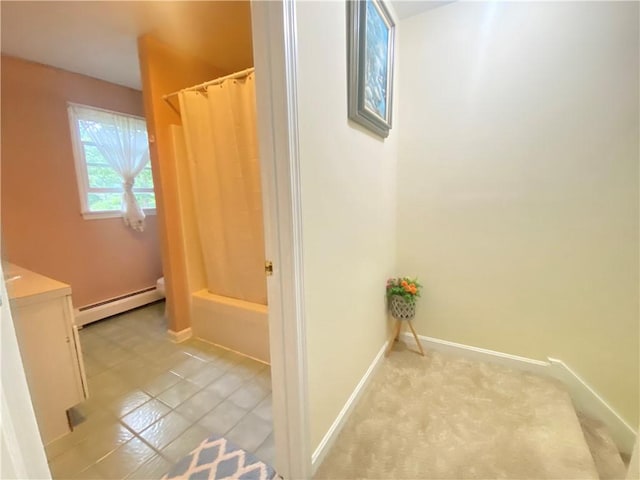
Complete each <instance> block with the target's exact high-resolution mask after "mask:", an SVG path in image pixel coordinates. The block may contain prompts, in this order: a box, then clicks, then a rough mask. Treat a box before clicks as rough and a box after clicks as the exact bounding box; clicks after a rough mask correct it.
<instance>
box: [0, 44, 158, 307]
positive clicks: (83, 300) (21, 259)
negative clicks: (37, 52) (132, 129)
mask: <svg viewBox="0 0 640 480" xmlns="http://www.w3.org/2000/svg"><path fill="white" fill-rule="evenodd" d="M1 79H2V83H1V95H2V96H1V106H2V129H1V139H2V144H1V151H0V153H1V155H2V164H1V168H2V181H1V184H2V191H1V212H2V250H3V251H2V257H3V258H4V259H7V260H9V261H10V262H12V263H15V264H17V265H20V266H23V267H26V268H28V269H30V270H34V271H36V272H38V273H41V274H43V275H47V276H50V277H53V278H55V279H57V280H60V281H63V282H66V283H69V284H71V287H72V289H73V302H74V306H75V307H81V306H84V305H89V304H92V303H95V302H99V301H101V300H105V299H108V298H112V297H115V296H119V295H122V294H125V293H129V292H133V291H136V290H140V289H142V288H145V287H150V286H153V285H155V282H156V279H157V278H158V277H160V276H161V275H162V267H161V261H160V246H159V241H158V234H157V224H156V221H157V220H156V217H155V216H153V215H149V216H148V217H147V226H146V229H145V231H144V232H143V233H139V232H135V231H133V230H132V229H130V228H128V227H126V226H125V225H124V224H123V222H122V219H120V218H111V219H101V220H84V219H83V218H82V216H81V214H80V199H79V193H78V186H77V183H76V172H75V165H74V159H73V152H72V147H71V136H70V132H69V121H68V117H67V102H75V103H81V104H86V105H92V106H96V107H101V108H106V109H110V110H115V111H120V112H124V113H130V114H135V115H143V114H144V111H143V106H142V94H141V92H139V91H137V90H133V89H130V88H126V87H121V86H119V85H114V84H110V83H107V82H104V81H101V80H97V79H94V78H90V77H86V76H83V75H78V74H75V73H70V72H67V71H63V70H59V69H56V68H52V67H48V66H45V65H40V64H36V63H31V62H27V61H24V60H21V59H17V58H13V57H7V56H2V72H1Z"/></svg>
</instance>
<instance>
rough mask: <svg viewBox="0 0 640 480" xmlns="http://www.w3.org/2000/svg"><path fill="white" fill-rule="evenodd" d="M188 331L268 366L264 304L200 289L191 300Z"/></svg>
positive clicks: (267, 340) (266, 322) (267, 333)
mask: <svg viewBox="0 0 640 480" xmlns="http://www.w3.org/2000/svg"><path fill="white" fill-rule="evenodd" d="M191 330H192V332H193V336H194V337H197V338H201V339H202V340H205V341H207V342H211V343H215V344H216V345H220V346H221V347H224V348H228V349H230V350H234V351H236V352H238V353H242V354H243V355H247V356H249V357H252V358H255V359H256V360H260V361H263V362H266V363H269V322H268V317H267V306H266V305H261V304H258V303H251V302H246V301H243V300H237V299H235V298H229V297H222V296H220V295H214V294H213V293H210V292H209V291H208V290H200V291H197V292H195V293H194V294H193V295H192V297H191Z"/></svg>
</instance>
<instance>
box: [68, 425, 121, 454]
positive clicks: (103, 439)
mask: <svg viewBox="0 0 640 480" xmlns="http://www.w3.org/2000/svg"><path fill="white" fill-rule="evenodd" d="M132 438H133V433H131V431H129V430H128V429H127V428H126V427H125V426H124V425H122V424H119V423H118V424H115V425H111V426H109V427H107V428H105V429H102V430H99V431H97V432H95V433H94V434H92V435H90V436H89V437H88V438H86V439H84V440H83V441H82V442H80V443H78V444H77V445H76V446H75V447H74V450H76V451H78V452H79V453H80V454H81V455H82V456H83V457H84V458H87V459H88V460H90V461H91V463H95V462H97V461H98V460H100V459H101V458H102V457H104V456H106V455H108V454H109V453H111V452H112V451H114V450H115V449H116V448H118V447H119V446H120V445H122V444H124V443H127V442H128V441H129V440H131V439H132Z"/></svg>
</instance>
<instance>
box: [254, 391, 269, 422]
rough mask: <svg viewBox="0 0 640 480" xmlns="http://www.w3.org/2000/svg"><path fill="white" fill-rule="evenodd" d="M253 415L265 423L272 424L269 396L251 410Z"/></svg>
mask: <svg viewBox="0 0 640 480" xmlns="http://www.w3.org/2000/svg"><path fill="white" fill-rule="evenodd" d="M253 413H254V415H257V416H258V417H260V418H261V419H262V420H264V421H265V422H273V414H272V402H271V395H269V396H268V397H266V398H265V399H264V400H262V401H261V402H260V403H259V404H258V406H257V407H256V408H254V409H253Z"/></svg>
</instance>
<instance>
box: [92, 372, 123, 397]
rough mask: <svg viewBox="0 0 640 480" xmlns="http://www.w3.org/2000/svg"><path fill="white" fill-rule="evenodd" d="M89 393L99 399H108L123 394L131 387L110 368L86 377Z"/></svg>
mask: <svg viewBox="0 0 640 480" xmlns="http://www.w3.org/2000/svg"><path fill="white" fill-rule="evenodd" d="M88 383H89V395H90V396H92V397H94V398H100V399H101V400H110V399H113V398H116V397H117V396H119V395H121V394H123V393H124V392H126V391H127V390H129V389H130V388H131V387H130V385H129V384H128V383H127V382H126V381H125V380H124V379H123V378H121V377H119V376H118V375H116V374H115V373H114V372H112V371H111V370H106V371H104V372H102V373H100V374H98V375H96V376H94V377H91V378H89V379H88Z"/></svg>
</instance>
